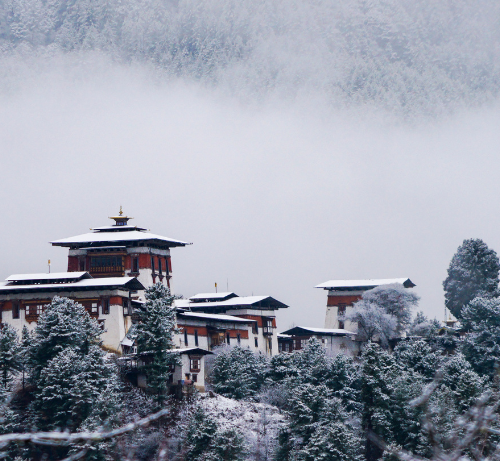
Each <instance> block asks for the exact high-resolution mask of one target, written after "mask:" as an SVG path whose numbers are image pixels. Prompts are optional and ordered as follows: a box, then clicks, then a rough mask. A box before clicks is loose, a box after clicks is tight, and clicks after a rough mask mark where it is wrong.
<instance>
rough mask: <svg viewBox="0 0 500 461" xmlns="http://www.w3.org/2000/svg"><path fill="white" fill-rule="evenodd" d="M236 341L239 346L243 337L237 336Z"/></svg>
mask: <svg viewBox="0 0 500 461" xmlns="http://www.w3.org/2000/svg"><path fill="white" fill-rule="evenodd" d="M236 341H238V345H240V344H241V335H240V334H239V333H238V334H237V335H236Z"/></svg>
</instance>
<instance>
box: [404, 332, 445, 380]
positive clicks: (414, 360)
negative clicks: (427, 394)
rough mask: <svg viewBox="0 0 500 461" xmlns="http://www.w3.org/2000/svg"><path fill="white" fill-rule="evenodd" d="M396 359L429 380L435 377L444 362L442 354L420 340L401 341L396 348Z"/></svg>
mask: <svg viewBox="0 0 500 461" xmlns="http://www.w3.org/2000/svg"><path fill="white" fill-rule="evenodd" d="M394 358H395V360H396V362H397V363H398V364H400V365H401V366H403V367H404V368H406V369H407V370H412V371H415V372H417V373H419V374H421V375H422V376H423V377H425V378H426V379H428V380H432V379H433V378H434V377H435V375H436V372H437V371H438V370H439V368H440V367H441V364H442V362H443V356H442V354H441V353H440V352H439V351H436V350H434V349H433V348H432V347H431V346H430V345H429V344H428V343H427V342H426V341H423V340H420V339H409V340H406V341H401V342H400V343H399V344H398V345H397V346H396V347H395V348H394Z"/></svg>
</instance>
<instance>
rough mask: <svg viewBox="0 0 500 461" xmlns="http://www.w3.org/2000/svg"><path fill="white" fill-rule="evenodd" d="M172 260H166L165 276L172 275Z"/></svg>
mask: <svg viewBox="0 0 500 461" xmlns="http://www.w3.org/2000/svg"><path fill="white" fill-rule="evenodd" d="M169 262H170V258H165V274H167V275H168V274H170V264H169Z"/></svg>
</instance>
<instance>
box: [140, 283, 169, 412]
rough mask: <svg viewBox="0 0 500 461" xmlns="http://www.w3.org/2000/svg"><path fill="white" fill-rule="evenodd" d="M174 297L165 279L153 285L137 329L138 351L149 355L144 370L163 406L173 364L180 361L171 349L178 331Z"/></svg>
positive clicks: (148, 292)
mask: <svg viewBox="0 0 500 461" xmlns="http://www.w3.org/2000/svg"><path fill="white" fill-rule="evenodd" d="M174 299H175V297H174V296H172V295H171V294H170V290H169V289H168V288H167V287H165V285H163V284H162V283H159V282H158V283H156V284H155V285H153V286H152V287H149V288H148V289H147V290H146V303H145V304H144V306H143V308H142V310H141V311H140V312H139V323H138V324H137V329H136V333H137V352H138V354H143V355H144V357H145V359H146V362H145V364H144V365H143V366H142V370H143V371H144V373H145V375H146V376H147V381H148V386H149V388H150V389H151V391H152V392H153V395H154V396H155V397H154V398H155V400H156V402H157V404H158V405H159V406H162V405H163V402H164V400H165V397H166V393H167V390H168V379H169V376H170V373H171V371H170V370H171V367H172V365H176V364H178V363H179V357H178V355H177V354H173V353H172V352H171V350H172V349H173V348H174V333H175V331H176V324H175V321H176V319H175V309H174V307H173V306H172V304H173V301H174Z"/></svg>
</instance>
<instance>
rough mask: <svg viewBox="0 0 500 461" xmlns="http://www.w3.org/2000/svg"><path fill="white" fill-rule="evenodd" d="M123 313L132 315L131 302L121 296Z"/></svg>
mask: <svg viewBox="0 0 500 461" xmlns="http://www.w3.org/2000/svg"><path fill="white" fill-rule="evenodd" d="M123 315H132V303H131V302H130V299H129V298H123Z"/></svg>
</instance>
